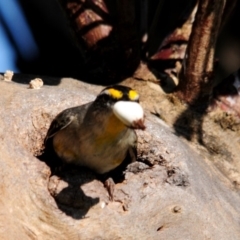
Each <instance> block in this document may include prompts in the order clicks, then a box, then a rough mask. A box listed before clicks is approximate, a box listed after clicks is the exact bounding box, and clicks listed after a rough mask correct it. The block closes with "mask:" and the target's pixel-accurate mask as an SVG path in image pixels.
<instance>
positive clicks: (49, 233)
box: [0, 78, 240, 240]
mask: <svg viewBox="0 0 240 240" xmlns="http://www.w3.org/2000/svg"><path fill="white" fill-rule="evenodd" d="M16 80H17V81H19V79H16ZM25 80H26V79H25ZM47 80H48V79H47V78H43V81H44V82H45V83H46V82H47ZM143 87H144V86H143ZM100 89H101V87H100V86H93V85H88V84H85V83H82V82H80V81H76V80H71V79H62V80H61V82H60V84H59V85H57V86H48V85H45V86H43V87H42V88H41V89H38V90H34V89H28V86H27V85H26V84H19V83H15V82H5V81H1V80H0V98H1V100H0V102H1V108H0V114H1V118H0V125H1V128H0V153H1V154H0V166H1V173H0V176H1V188H0V189H1V201H0V205H1V207H0V223H1V228H0V239H8V240H11V239H218V240H219V239H239V238H240V231H239V222H240V218H239V212H240V205H239V202H240V196H239V195H238V193H237V192H235V191H233V190H232V189H231V185H230V183H229V181H228V180H227V179H226V178H225V177H223V176H222V175H221V174H220V173H219V171H218V170H217V169H216V168H215V167H214V166H213V165H212V164H211V163H210V162H207V161H205V159H203V158H201V157H200V156H199V155H198V154H197V153H196V152H194V150H192V149H190V148H189V147H188V146H187V145H186V144H185V143H184V142H183V141H182V140H181V139H179V137H177V136H176V135H175V134H174V133H173V131H172V129H171V128H169V127H167V126H166V124H163V122H162V121H161V120H159V119H158V118H157V117H155V116H153V115H151V114H150V113H149V112H148V111H147V110H146V116H147V121H146V125H147V130H146V131H139V132H138V137H139V141H138V162H135V163H133V164H131V165H129V166H128V168H127V170H126V171H125V179H124V181H123V182H119V183H117V184H116V190H115V194H114V201H113V202H110V201H109V200H108V194H107V191H106V189H105V188H104V186H103V184H102V182H101V181H99V180H97V179H96V177H95V175H94V174H93V173H91V172H89V171H86V170H77V169H76V170H75V169H72V170H70V171H69V172H68V171H66V172H65V173H64V174H63V175H62V177H61V178H59V177H57V176H55V175H54V174H53V175H52V176H50V174H51V171H50V169H49V167H48V165H47V164H46V163H45V162H43V161H40V160H39V159H38V158H36V157H35V156H36V155H38V154H39V153H40V152H41V150H42V143H43V139H44V136H45V134H46V131H47V129H48V127H49V124H50V122H51V120H52V119H53V117H54V116H55V115H56V114H57V113H58V112H60V111H61V110H63V109H65V108H67V107H70V106H75V105H78V104H83V103H85V102H88V101H91V100H93V99H94V98H95V96H96V94H97V93H98V92H99V91H100ZM142 98H143V97H142ZM143 100H144V98H143Z"/></svg>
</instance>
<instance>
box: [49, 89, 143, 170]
mask: <svg viewBox="0 0 240 240" xmlns="http://www.w3.org/2000/svg"><path fill="white" fill-rule="evenodd" d="M134 129H142V130H143V129H145V125H144V111H143V109H142V107H141V105H140V104H139V94H138V93H137V91H135V90H133V89H131V88H129V87H126V86H122V85H114V86H110V87H106V88H104V89H103V90H102V91H101V92H100V94H99V95H98V96H97V98H96V99H95V101H93V102H90V103H87V104H84V105H81V106H77V107H73V108H68V109H66V110H64V111H62V112H61V113H59V114H58V115H57V116H56V118H55V119H54V120H53V121H52V123H51V125H50V128H49V130H48V133H47V136H46V138H45V146H46V144H47V142H48V140H49V139H51V140H52V144H53V145H52V146H53V149H54V151H55V152H56V154H57V155H58V156H59V157H60V158H61V159H62V161H63V162H65V163H71V164H75V165H80V166H85V167H88V168H90V169H92V170H93V171H95V172H96V173H98V174H104V173H107V172H109V171H111V170H113V169H115V168H116V167H117V166H119V165H120V164H121V163H122V162H123V160H124V159H125V158H126V155H127V153H128V151H132V150H133V149H134V148H136V143H137V136H136V133H135V131H134Z"/></svg>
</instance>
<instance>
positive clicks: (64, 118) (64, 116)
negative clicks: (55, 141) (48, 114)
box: [44, 103, 91, 144]
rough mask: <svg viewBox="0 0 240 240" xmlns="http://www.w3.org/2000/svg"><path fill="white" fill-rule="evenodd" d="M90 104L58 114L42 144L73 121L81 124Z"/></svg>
mask: <svg viewBox="0 0 240 240" xmlns="http://www.w3.org/2000/svg"><path fill="white" fill-rule="evenodd" d="M90 104H91V103H87V104H84V105H81V106H78V107H73V108H68V109H66V110H64V111H62V112H61V113H59V114H58V115H57V116H56V117H55V119H54V120H53V121H52V123H51V125H50V127H49V129H48V132H47V135H46V137H45V140H44V143H45V144H46V142H47V140H48V139H49V138H52V137H53V136H54V135H55V134H56V133H57V132H59V131H60V130H62V129H64V128H66V127H67V126H69V125H70V124H71V123H72V122H73V121H74V120H76V119H77V120H78V122H81V121H82V119H83V117H84V116H85V114H86V111H87V109H88V106H89V105H90Z"/></svg>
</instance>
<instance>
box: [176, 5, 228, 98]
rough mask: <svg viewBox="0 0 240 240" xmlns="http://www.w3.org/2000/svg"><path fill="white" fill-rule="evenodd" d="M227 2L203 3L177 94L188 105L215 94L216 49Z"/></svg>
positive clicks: (195, 24)
mask: <svg viewBox="0 0 240 240" xmlns="http://www.w3.org/2000/svg"><path fill="white" fill-rule="evenodd" d="M225 2H226V1H225V0H221V1H216V0H201V1H199V6H198V11H197V14H196V19H195V22H194V24H193V30H192V33H191V37H190V41H189V45H188V49H187V57H186V67H185V68H184V72H183V79H182V80H181V81H180V84H179V85H178V91H177V95H178V96H179V97H180V98H181V99H183V100H184V101H186V102H188V103H194V102H196V101H201V99H204V97H205V95H209V94H210V93H211V90H212V82H211V80H212V77H211V75H212V71H213V57H214V48H215V42H216V38H217V34H218V31H219V27H220V23H221V16H222V14H223V10H224V6H225Z"/></svg>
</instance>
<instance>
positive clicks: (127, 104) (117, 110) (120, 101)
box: [97, 85, 145, 130]
mask: <svg viewBox="0 0 240 240" xmlns="http://www.w3.org/2000/svg"><path fill="white" fill-rule="evenodd" d="M97 99H99V100H100V99H101V101H104V102H105V104H107V105H108V107H110V108H111V109H112V110H113V113H114V114H115V116H116V117H117V118H118V119H119V120H120V121H122V122H123V123H124V124H125V125H126V126H128V127H131V128H135V129H142V130H143V129H145V125H144V111H143V108H142V106H141V105H140V104H139V94H138V93H137V91H136V90H133V89H132V88H130V87H126V86H122V85H114V86H109V87H106V88H104V89H103V90H102V91H101V93H100V94H99V95H98V97H97Z"/></svg>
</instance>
